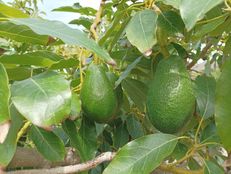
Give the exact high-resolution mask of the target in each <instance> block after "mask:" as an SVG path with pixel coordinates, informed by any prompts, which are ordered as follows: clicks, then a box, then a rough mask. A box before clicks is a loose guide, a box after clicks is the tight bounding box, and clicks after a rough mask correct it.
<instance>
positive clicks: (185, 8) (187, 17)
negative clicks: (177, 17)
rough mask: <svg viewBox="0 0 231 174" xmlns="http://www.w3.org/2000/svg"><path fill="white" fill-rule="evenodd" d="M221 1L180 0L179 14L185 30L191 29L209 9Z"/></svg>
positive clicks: (221, 0)
mask: <svg viewBox="0 0 231 174" xmlns="http://www.w3.org/2000/svg"><path fill="white" fill-rule="evenodd" d="M222 2H223V0H200V1H195V0H181V3H180V14H181V17H182V19H183V21H184V23H185V26H186V28H187V30H191V29H192V28H193V27H194V25H195V24H196V22H197V21H198V20H200V19H202V18H204V15H205V14H206V13H207V12H208V11H209V10H211V9H212V8H213V7H215V6H217V5H218V4H220V3H222Z"/></svg>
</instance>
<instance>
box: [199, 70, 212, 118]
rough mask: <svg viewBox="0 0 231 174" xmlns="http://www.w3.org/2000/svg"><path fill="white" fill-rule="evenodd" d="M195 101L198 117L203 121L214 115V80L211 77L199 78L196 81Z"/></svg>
mask: <svg viewBox="0 0 231 174" xmlns="http://www.w3.org/2000/svg"><path fill="white" fill-rule="evenodd" d="M195 83H196V100H197V106H198V109H199V113H200V116H201V117H203V118H204V119H207V118H209V117H212V116H213V115H214V107H215V90H216V80H215V79H214V78H213V77H207V76H205V75H204V76H199V77H197V79H196V81H195Z"/></svg>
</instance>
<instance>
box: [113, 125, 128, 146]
mask: <svg viewBox="0 0 231 174" xmlns="http://www.w3.org/2000/svg"><path fill="white" fill-rule="evenodd" d="M128 140H129V134H128V131H127V129H126V127H125V124H123V123H122V124H120V125H118V126H116V128H115V129H114V133H113V146H114V147H115V148H116V149H119V148H120V147H122V146H124V145H125V144H126V143H127V142H128Z"/></svg>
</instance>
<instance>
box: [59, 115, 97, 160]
mask: <svg viewBox="0 0 231 174" xmlns="http://www.w3.org/2000/svg"><path fill="white" fill-rule="evenodd" d="M63 129H64V131H65V132H66V133H67V135H68V136H69V138H70V140H71V144H72V146H73V147H75V148H76V150H77V151H78V154H79V156H80V158H81V160H82V161H87V160H90V159H92V158H94V157H95V154H96V150H97V144H96V129H95V124H94V123H92V122H89V121H88V120H85V119H84V120H83V121H82V124H81V127H80V129H79V130H78V131H77V128H76V125H75V124H74V122H73V121H70V120H66V121H65V122H64V123H63Z"/></svg>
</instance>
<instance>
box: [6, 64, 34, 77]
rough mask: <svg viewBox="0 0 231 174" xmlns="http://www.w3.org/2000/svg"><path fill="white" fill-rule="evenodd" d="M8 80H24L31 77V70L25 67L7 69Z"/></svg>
mask: <svg viewBox="0 0 231 174" xmlns="http://www.w3.org/2000/svg"><path fill="white" fill-rule="evenodd" d="M6 72H7V74H8V77H9V80H24V79H27V78H29V77H30V76H31V69H29V68H25V67H15V68H7V69H6Z"/></svg>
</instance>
